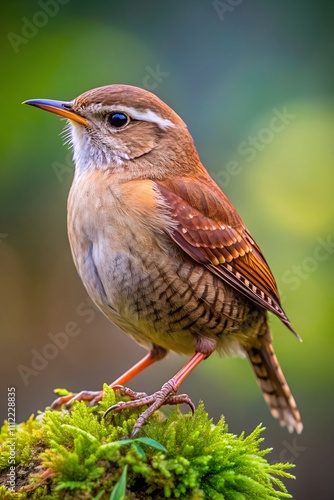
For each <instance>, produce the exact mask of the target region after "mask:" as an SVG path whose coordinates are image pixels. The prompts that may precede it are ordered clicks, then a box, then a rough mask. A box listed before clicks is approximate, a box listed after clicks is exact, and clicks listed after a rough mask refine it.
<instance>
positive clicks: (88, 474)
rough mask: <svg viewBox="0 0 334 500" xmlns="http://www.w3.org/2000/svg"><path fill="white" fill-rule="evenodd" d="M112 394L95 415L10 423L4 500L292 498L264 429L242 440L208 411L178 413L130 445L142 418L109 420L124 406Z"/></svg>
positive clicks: (76, 409)
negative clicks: (110, 410)
mask: <svg viewBox="0 0 334 500" xmlns="http://www.w3.org/2000/svg"><path fill="white" fill-rule="evenodd" d="M105 392H106V394H105V397H104V398H103V401H101V402H100V403H99V404H98V405H97V406H96V407H94V408H90V407H88V406H87V405H86V404H85V403H83V402H76V403H75V404H74V406H73V409H72V411H71V414H69V413H64V412H63V413H60V412H57V411H49V410H47V411H46V412H45V413H43V414H42V415H39V416H38V417H37V418H34V417H31V418H30V419H29V420H28V421H27V422H24V423H22V424H19V425H17V427H16V430H15V432H14V433H13V429H12V428H9V426H8V424H7V423H6V422H5V424H4V426H3V428H2V430H1V435H0V450H1V458H0V470H1V473H0V485H1V486H0V499H1V500H2V499H4V500H9V499H20V500H21V499H22V500H23V499H26V498H29V499H34V500H37V499H47V500H48V499H50V500H51V499H52V500H55V499H57V500H58V499H59V500H60V499H62V500H63V499H65V500H66V499H71V498H75V499H82V500H84V499H96V500H106V499H108V500H109V499H111V500H120V499H123V498H124V499H133V500H134V499H145V500H147V499H160V498H182V499H210V500H211V499H214V500H216V499H226V500H243V499H245V500H246V499H247V500H250V499H254V500H255V499H256V500H260V499H266V500H268V499H277V498H291V496H290V495H289V494H288V492H287V490H286V488H285V486H284V484H283V483H282V482H281V480H280V479H279V478H293V476H292V475H291V474H289V473H288V472H286V471H287V469H289V468H291V467H292V465H291V464H279V463H277V464H270V463H268V461H267V460H266V458H264V457H265V456H266V455H267V454H268V453H269V452H270V449H266V450H260V449H259V445H260V443H261V442H262V441H263V439H262V438H261V437H260V434H261V432H262V431H263V430H264V429H263V428H262V427H261V426H259V427H257V428H256V429H255V430H254V431H253V432H252V433H251V434H250V435H249V436H245V435H244V434H242V435H240V436H235V435H233V434H230V433H228V429H227V426H226V424H225V423H224V420H223V418H222V419H221V420H220V421H219V422H218V424H217V425H213V423H212V421H211V420H209V419H208V415H207V414H206V412H205V410H204V407H203V405H202V404H201V405H200V406H199V408H198V409H197V410H196V412H195V415H194V416H192V415H191V414H187V415H182V414H181V413H180V412H179V410H178V409H177V408H176V409H175V410H174V411H173V412H172V414H171V415H170V416H169V417H167V418H166V417H164V415H163V414H162V413H157V414H156V415H154V416H153V417H152V418H151V419H150V421H149V423H148V424H147V425H146V426H145V427H144V428H143V429H142V430H141V432H140V433H139V435H138V437H137V438H135V439H126V437H127V436H128V435H129V434H130V432H131V430H132V428H133V425H134V423H135V421H136V418H137V416H138V415H139V412H133V411H132V412H130V411H125V412H122V413H118V414H114V415H112V416H111V415H110V414H109V415H108V416H107V417H106V418H105V419H103V418H102V415H103V413H104V411H105V410H106V409H107V408H108V407H109V406H110V405H112V404H115V402H117V401H116V399H117V395H116V396H115V394H114V392H113V391H112V390H110V389H109V388H108V387H107V386H105ZM13 443H15V446H14V445H13ZM13 446H14V447H15V451H16V456H15V467H14V468H13V469H10V462H11V459H12V458H13ZM12 467H13V465H12ZM10 479H12V483H10ZM13 480H14V482H15V492H14V491H12V490H11V489H10V484H13Z"/></svg>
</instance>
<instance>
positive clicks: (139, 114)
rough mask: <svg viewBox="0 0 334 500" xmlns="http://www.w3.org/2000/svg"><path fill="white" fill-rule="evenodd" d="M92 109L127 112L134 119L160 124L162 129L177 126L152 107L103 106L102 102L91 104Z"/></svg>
mask: <svg viewBox="0 0 334 500" xmlns="http://www.w3.org/2000/svg"><path fill="white" fill-rule="evenodd" d="M89 108H90V110H91V111H93V112H94V111H97V112H100V111H106V112H107V113H112V112H113V111H119V112H122V111H124V113H127V114H128V115H129V116H130V117H131V118H133V119H134V120H141V121H144V122H151V123H155V124H156V125H158V127H160V128H162V129H166V128H169V127H175V124H174V123H173V122H171V121H170V120H168V119H167V118H162V117H161V116H160V115H158V113H155V112H154V111H152V110H151V109H146V110H145V111H139V110H138V109H136V108H131V107H129V106H122V105H121V104H120V105H114V106H102V104H100V103H99V104H94V105H93V106H89Z"/></svg>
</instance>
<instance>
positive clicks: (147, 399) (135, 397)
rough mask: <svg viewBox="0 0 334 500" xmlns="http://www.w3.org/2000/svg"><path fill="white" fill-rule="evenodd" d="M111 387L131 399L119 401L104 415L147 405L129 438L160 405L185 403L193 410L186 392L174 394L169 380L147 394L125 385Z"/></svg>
mask: <svg viewBox="0 0 334 500" xmlns="http://www.w3.org/2000/svg"><path fill="white" fill-rule="evenodd" d="M113 389H115V390H117V391H118V392H119V393H120V394H121V395H122V396H128V397H130V399H131V401H126V402H124V401H121V402H119V403H117V404H115V405H113V406H110V408H108V409H107V411H106V412H105V413H104V415H103V416H104V417H106V416H107V415H108V413H110V412H112V411H115V412H119V411H123V410H129V409H133V408H141V407H142V406H148V408H147V410H145V411H144V412H143V413H142V414H141V415H140V416H139V418H138V419H137V422H136V424H135V426H134V428H133V430H132V433H131V436H130V437H131V438H133V437H134V436H135V435H136V434H137V432H138V431H139V429H141V427H143V425H144V424H145V423H146V421H147V419H148V418H149V417H150V416H151V415H153V413H154V412H156V411H157V410H158V409H159V408H160V407H161V406H162V405H180V404H187V405H189V406H190V409H191V411H192V413H194V411H195V405H194V403H193V402H192V401H191V399H190V397H189V396H188V395H187V394H178V395H176V391H177V389H175V388H174V386H173V384H172V383H171V381H169V382H166V384H164V385H163V386H162V388H161V389H160V390H159V391H157V392H155V393H154V394H151V395H150V396H148V395H147V394H146V393H145V392H135V391H132V390H131V389H129V388H127V387H123V386H120V385H117V386H114V387H113Z"/></svg>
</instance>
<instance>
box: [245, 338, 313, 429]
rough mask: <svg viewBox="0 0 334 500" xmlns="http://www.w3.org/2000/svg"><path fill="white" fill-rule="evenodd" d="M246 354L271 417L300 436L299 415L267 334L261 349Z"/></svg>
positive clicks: (248, 351) (254, 349) (250, 350)
mask: <svg viewBox="0 0 334 500" xmlns="http://www.w3.org/2000/svg"><path fill="white" fill-rule="evenodd" d="M247 354H248V357H249V360H250V362H251V365H252V367H253V370H254V372H255V375H256V378H257V381H258V384H259V386H260V387H261V389H262V392H263V397H264V399H265V401H266V403H267V405H268V406H269V408H270V411H271V414H272V416H273V417H274V418H278V420H279V422H280V424H281V425H282V426H286V427H287V428H288V431H289V432H293V431H296V432H297V434H300V433H301V432H302V430H303V424H302V421H301V418H300V414H299V411H298V409H297V405H296V402H295V400H294V397H293V396H292V394H291V391H290V389H289V386H288V384H287V381H286V380H285V377H284V375H283V372H282V370H281V367H280V365H279V362H278V359H277V357H276V355H275V352H274V349H273V346H272V344H271V338H270V334H269V332H268V333H267V334H266V335H264V336H263V345H262V347H261V348H260V349H257V348H251V349H249V350H247Z"/></svg>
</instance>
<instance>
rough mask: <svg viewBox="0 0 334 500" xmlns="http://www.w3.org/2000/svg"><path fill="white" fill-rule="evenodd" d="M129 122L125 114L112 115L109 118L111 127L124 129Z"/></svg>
mask: <svg viewBox="0 0 334 500" xmlns="http://www.w3.org/2000/svg"><path fill="white" fill-rule="evenodd" d="M128 121H129V118H128V117H127V116H126V115H125V114H124V113H117V112H116V113H111V114H110V115H109V116H108V122H109V123H110V125H112V126H113V127H116V128H120V127H124V125H126V124H127V123H128Z"/></svg>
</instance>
